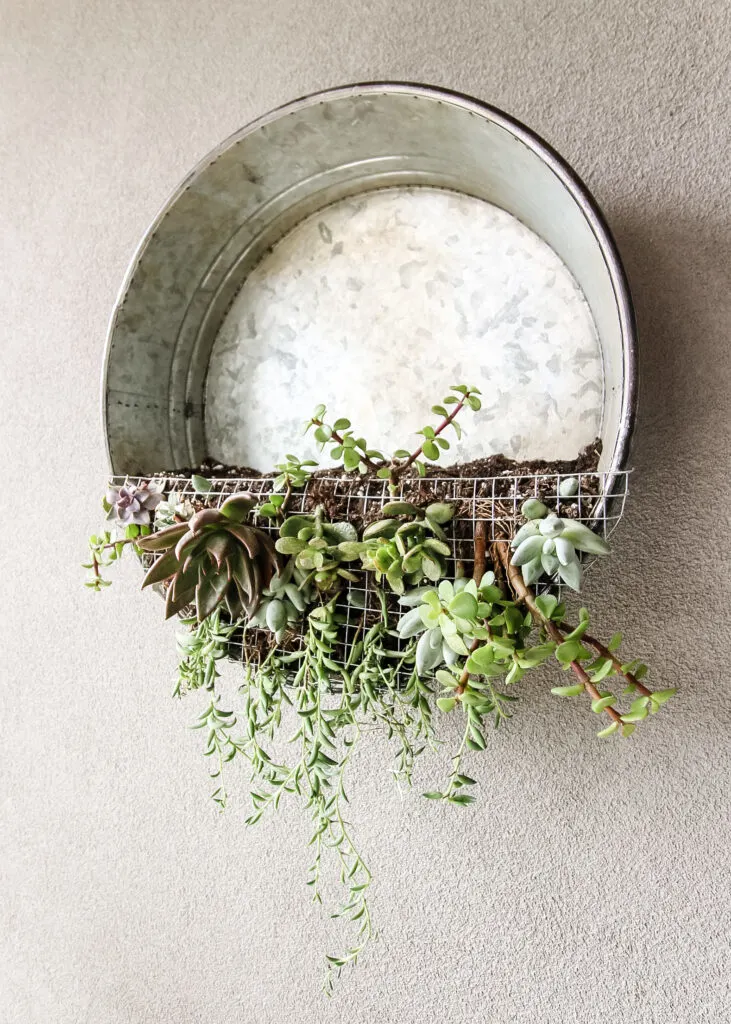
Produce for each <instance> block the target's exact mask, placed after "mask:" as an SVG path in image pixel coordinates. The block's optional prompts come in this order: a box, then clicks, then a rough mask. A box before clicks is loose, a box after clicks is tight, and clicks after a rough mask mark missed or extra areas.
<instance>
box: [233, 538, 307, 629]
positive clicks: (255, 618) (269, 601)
mask: <svg viewBox="0 0 731 1024" xmlns="http://www.w3.org/2000/svg"><path fill="white" fill-rule="evenodd" d="M314 600H315V588H314V587H313V586H312V585H311V584H310V582H309V579H308V574H307V573H306V572H304V570H302V569H300V568H298V566H297V565H296V564H295V560H294V558H290V559H288V561H287V564H286V565H285V567H284V569H282V571H281V572H277V573H275V574H274V576H272V578H271V581H270V583H269V586H268V587H266V588H265V589H264V590H263V591H262V596H261V603H260V605H259V607H258V608H257V610H256V612H255V613H254V615H252V616H251V618H250V619H249V625H251V626H258V627H259V628H260V629H268V630H269V631H270V632H271V633H274V636H275V637H276V639H277V640H278V641H279V640H281V639H282V638H283V637H284V635H285V633H286V632H287V627H288V626H291V625H292V623H294V622H297V621H298V620H299V619H300V618H301V617H302V614H303V612H304V611H305V609H306V608H307V607H308V605H310V604H312V602H313V601H314Z"/></svg>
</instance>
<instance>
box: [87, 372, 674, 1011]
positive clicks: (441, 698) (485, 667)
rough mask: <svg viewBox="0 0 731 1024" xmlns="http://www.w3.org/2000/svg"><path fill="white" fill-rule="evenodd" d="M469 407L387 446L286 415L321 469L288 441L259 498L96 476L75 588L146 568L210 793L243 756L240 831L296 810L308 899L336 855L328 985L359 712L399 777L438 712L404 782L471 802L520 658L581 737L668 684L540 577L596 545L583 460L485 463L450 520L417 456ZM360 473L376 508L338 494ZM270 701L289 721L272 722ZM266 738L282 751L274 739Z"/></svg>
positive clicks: (438, 413) (343, 961)
mask: <svg viewBox="0 0 731 1024" xmlns="http://www.w3.org/2000/svg"><path fill="white" fill-rule="evenodd" d="M480 402H481V399H480V394H479V391H478V389H477V388H474V387H468V386H466V385H456V386H454V387H453V388H451V389H450V391H449V393H448V394H447V395H446V396H445V397H444V399H443V400H442V402H441V403H439V404H437V405H435V406H434V407H433V408H432V414H433V417H434V421H433V423H432V424H427V425H426V426H425V427H423V429H422V430H421V431H420V434H419V438H418V443H417V444H416V446H415V448H414V449H413V450H409V449H400V450H397V451H396V452H394V453H393V455H392V456H386V455H384V454H383V453H382V452H380V451H378V450H376V449H374V448H372V447H371V446H370V445H369V444H368V442H367V441H366V440H365V439H364V438H363V437H360V436H359V435H358V434H357V432H356V431H355V430H354V429H353V427H352V425H351V423H350V421H349V420H348V419H346V418H336V419H334V420H331V419H330V418H329V417H328V416H327V411H326V409H325V408H324V407H323V406H318V408H317V409H316V410H315V412H314V414H313V416H312V419H311V420H310V421H309V422H308V423H307V425H306V429H307V430H312V431H313V432H314V436H315V438H316V440H317V441H318V442H319V444H320V445H321V447H322V448H323V449H326V450H327V452H328V454H329V455H330V457H331V458H332V459H334V460H335V461H336V462H337V463H338V466H339V468H338V469H337V470H336V471H332V470H330V471H324V472H318V471H317V467H316V465H315V464H314V463H313V462H310V461H301V460H300V459H299V458H298V457H297V456H296V455H292V454H288V455H286V456H285V458H284V459H283V461H282V462H281V463H280V464H279V465H278V466H277V471H276V473H275V474H272V475H271V476H269V477H266V478H261V480H260V481H259V483H260V484H261V485H262V486H261V487H260V493H259V495H258V496H255V495H254V494H252V493H247V492H242V491H241V490H238V491H237V490H236V484H235V483H233V484H231V483H229V484H228V485H226V481H225V480H222V481H220V483H221V486H219V487H216V486H215V485H214V484H213V483H212V482H211V481H210V480H209V479H207V478H205V477H202V476H200V475H196V474H192V475H191V476H190V478H189V479H187V480H182V481H181V478H180V477H177V478H175V480H174V481H173V482H172V483H171V481H170V480H169V479H167V476H164V475H160V476H154V477H152V478H150V479H144V480H143V479H135V480H130V479H127V480H125V481H123V482H119V484H118V485H116V486H113V487H111V488H110V489H109V491H108V493H107V495H106V498H105V500H104V508H105V510H106V513H107V518H108V521H109V525H108V528H107V529H105V530H104V531H103V532H102V533H101V534H100V535H97V536H93V537H92V538H91V542H90V558H89V561H88V562H87V567H88V569H89V570H90V573H91V577H90V579H89V581H88V583H87V586H88V587H90V589H92V590H95V591H99V590H101V589H103V588H105V587H106V586H108V585H109V581H108V580H107V579H105V578H104V575H103V573H104V570H105V569H106V568H107V567H108V566H109V565H111V564H112V563H113V562H115V561H116V560H118V559H119V558H120V557H121V556H122V555H123V553H124V552H125V551H126V550H130V549H131V550H132V551H133V552H135V553H136V554H137V555H138V556H139V557H140V558H142V559H143V560H144V561H145V564H146V567H147V573H146V576H145V579H144V583H143V586H146V587H147V586H155V587H158V588H160V589H161V590H162V592H163V593H164V596H165V608H166V615H167V616H168V617H169V616H173V615H180V616H181V617H182V619H183V622H184V625H185V632H184V633H183V634H182V635H181V636H180V639H179V653H180V663H179V670H178V680H177V685H176V688H175V693H176V695H177V696H182V695H183V694H188V693H190V692H192V691H203V692H204V695H205V700H204V707H203V708H202V710H201V711H200V714H199V715H198V718H197V721H196V722H195V725H194V728H196V729H199V730H200V731H201V733H202V737H203V747H204V753H205V755H206V756H207V757H208V758H209V759H210V763H211V776H212V778H213V779H214V786H215V789H214V793H213V799H214V800H215V801H216V803H217V804H218V805H219V806H220V807H221V809H223V808H224V807H225V806H226V802H227V790H226V769H227V765H228V764H229V762H231V761H234V760H243V761H245V762H247V763H248V765H249V766H250V770H251V780H252V781H251V793H250V797H251V813H250V814H249V817H248V819H247V823H248V824H249V825H254V824H256V822H258V821H259V820H260V819H261V818H262V816H263V815H265V814H266V813H268V812H269V811H271V810H276V809H277V808H278V807H279V805H280V803H281V801H282V800H283V799H286V798H287V797H289V796H295V797H298V798H299V799H300V800H301V802H302V803H303V805H304V807H305V809H306V810H307V812H308V814H309V816H310V818H311V823H312V835H311V840H310V847H311V851H312V860H311V866H310V873H309V878H308V880H307V883H308V885H309V886H310V888H311V891H312V896H313V899H314V900H315V901H316V902H322V900H323V896H324V893H323V892H322V887H321V868H322V866H323V862H324V858H325V857H326V856H329V857H334V858H335V860H336V862H337V865H338V868H339V872H340V881H341V883H342V886H343V892H344V898H343V899H342V901H341V904H340V906H339V907H338V909H337V910H336V911H335V913H334V916H336V917H341V918H344V919H345V920H346V921H347V922H349V923H350V925H351V927H352V929H353V939H352V941H350V942H349V943H347V944H346V946H345V948H344V949H343V951H342V952H337V953H333V954H330V955H328V956H327V961H326V963H327V971H326V979H325V984H324V987H325V991H326V992H327V993H328V994H329V993H331V992H332V989H333V984H334V981H335V979H336V977H337V976H338V975H339V974H340V972H341V971H342V969H343V968H344V967H346V966H349V965H354V964H356V963H357V961H358V960H359V958H360V956H361V954H362V952H363V949H364V948H365V946H366V945H367V943H368V942H369V940H370V939H371V938H372V937H373V936H374V934H375V932H374V924H373V922H372V919H371V911H370V904H369V899H368V892H369V886H370V884H371V873H370V870H369V868H368V866H367V863H366V861H365V859H364V858H363V856H362V854H361V852H360V849H359V847H358V845H357V837H356V831H355V829H354V826H353V823H352V815H351V808H350V805H349V803H348V790H347V772H348V768H349V764H350V760H351V757H352V755H353V751H354V750H355V748H356V746H357V744H358V743H359V742H360V741H362V740H365V739H366V738H367V736H368V735H369V733H371V734H372V729H373V727H374V726H376V727H379V728H380V729H382V730H383V732H384V733H385V735H386V736H387V737H388V739H389V740H391V741H392V743H393V747H394V773H395V775H396V776H397V777H398V778H400V779H403V780H405V781H406V782H407V783H410V781H411V777H412V772H413V767H414V762H415V760H416V758H417V757H418V756H419V755H421V754H422V753H424V752H425V751H426V750H428V749H436V748H437V746H438V744H439V742H440V740H439V723H440V719H441V718H442V717H443V716H445V715H451V716H459V718H460V721H461V739H460V741H459V743H458V744H457V746H456V748H455V749H454V751H453V754H452V760H451V771H450V773H449V776H448V778H446V779H445V782H444V784H443V786H442V787H441V788H440V789H438V790H433V791H430V792H427V793H425V794H424V796H425V797H426V798H427V799H428V800H429V801H438V802H442V803H448V804H450V805H453V806H454V807H455V809H460V808H466V807H469V805H470V804H472V803H473V802H474V801H475V799H476V796H475V787H476V780H475V778H474V777H473V776H472V775H470V774H468V769H469V766H468V764H467V760H468V759H469V758H471V757H472V756H473V755H478V754H480V753H481V752H482V751H484V750H485V749H486V747H487V746H488V742H489V732H490V730H491V729H493V728H499V727H502V726H503V725H504V724H505V723H507V721H508V719H509V718H510V717H511V716H512V714H513V710H514V706H515V702H516V700H517V698H518V694H522V695H523V696H528V695H529V693H530V688H529V686H530V684H529V683H528V682H527V681H526V676H529V675H530V673H531V672H532V671H533V670H534V669H537V668H538V667H539V666H542V665H546V664H548V663H552V664H554V665H555V667H556V669H557V670H558V671H559V672H563V673H565V676H566V678H565V679H564V680H560V679H559V680H557V683H556V685H555V686H554V687H553V689H552V691H551V692H552V693H553V694H554V695H555V696H556V698H557V699H558V700H559V701H560V700H561V699H565V698H568V699H571V698H574V699H577V700H582V701H584V702H585V703H586V706H587V709H588V710H589V711H590V713H593V714H594V715H595V716H596V720H597V722H599V723H600V728H599V730H598V735H599V736H600V737H602V738H606V737H610V736H619V737H629V736H630V735H631V734H632V733H633V732H634V730H635V729H636V727H637V725H638V724H640V723H641V722H643V721H644V720H645V719H647V718H648V717H650V716H651V715H653V714H654V713H656V712H657V711H658V710H660V708H661V707H662V706H663V705H664V704H665V702H666V701H667V700H668V699H669V698H670V697H671V696H672V695H673V693H674V692H675V691H674V690H672V689H657V690H651V689H650V688H649V687H648V686H647V685H646V683H645V681H644V680H645V676H646V672H647V668H646V666H645V665H644V664H643V663H642V662H641V661H639V660H637V659H632V658H629V657H626V656H621V655H620V654H619V650H620V645H621V641H622V637H621V635H620V634H619V633H615V634H614V635H613V636H611V637H609V638H607V639H606V640H605V639H602V638H600V637H599V636H598V635H596V633H595V631H594V630H593V628H592V627H591V624H590V616H589V613H588V611H587V610H586V609H585V608H580V609H579V610H578V612H577V613H575V614H574V613H570V612H569V611H568V610H567V607H566V605H565V604H564V602H563V601H562V600H561V595H560V592H559V591H557V586H558V585H559V584H562V585H564V586H566V587H568V588H570V589H571V590H574V591H579V589H580V587H581V579H582V561H581V559H582V556H584V555H590V556H596V557H602V556H606V555H607V554H608V553H609V548H608V546H607V543H606V540H605V539H604V538H603V537H602V536H601V535H600V534H599V533H598V532H596V531H595V530H594V529H592V528H591V526H590V525H587V522H586V521H582V519H583V518H586V519H588V522H589V523H593V524H594V525H597V522H601V520H596V518H594V517H593V514H592V513H593V511H594V510H596V508H597V507H598V506H599V505H600V504H601V502H602V501H603V500H604V496H603V495H602V494H601V493H600V491H599V487H598V479H599V475H598V474H596V473H593V472H592V468H593V469H595V468H596V466H595V464H594V465H593V467H591V466H590V468H588V469H587V463H586V462H585V461H584V462H583V463H582V462H581V460H577V461H576V462H575V463H572V464H560V466H558V468H557V464H553V465H552V466H551V468H550V470H549V469H546V464H541V465H542V466H543V470H544V471H543V472H542V473H537V474H534V475H532V476H530V477H529V478H527V479H530V481H531V488H532V491H531V493H530V494H529V495H527V496H525V495H521V494H520V493H519V488H518V477H517V475H516V473H517V470H516V468H515V466H511V464H510V463H509V462H508V460H505V459H502V457H501V456H498V457H493V462H494V460H497V462H496V464H497V465H498V466H501V467H505V466H506V465H507V466H508V469H507V470H506V469H504V468H503V471H502V476H498V477H492V478H491V481H490V483H491V490H490V492H489V494H490V496H489V499H488V498H485V500H484V501H479V500H477V501H474V502H472V504H471V507H472V515H471V516H464V515H462V514H461V513H462V512H463V510H464V505H465V502H464V501H463V500H462V498H461V497H460V495H461V494H462V493H463V492H461V491H460V485H459V475H458V474H455V473H454V469H455V467H452V471H451V479H452V482H453V486H452V490H451V492H450V493H451V495H452V497H451V498H449V500H448V499H447V497H446V494H445V489H444V488H445V480H446V481H447V482H449V480H450V476H449V473H450V471H449V470H443V471H442V475H441V476H437V475H435V470H434V464H435V463H437V462H438V461H439V460H440V458H441V457H443V454H444V453H445V452H446V451H447V450H449V448H450V446H451V444H452V443H453V441H454V440H455V439H456V440H459V438H460V437H461V432H462V427H461V421H462V420H463V419H464V416H465V414H466V413H468V412H469V411H470V410H477V409H479V408H480ZM501 460H502V461H501ZM488 461H489V460H488ZM462 468H465V469H466V470H467V471H468V474H469V472H470V470H471V471H472V475H469V476H467V475H466V477H465V478H466V479H469V486H468V488H467V490H466V492H464V493H467V494H473V493H475V492H473V490H472V489H471V488H473V487H474V469H475V467H474V464H473V465H472V466H467V467H462ZM483 469H484V467H483ZM444 474H446V477H445V475H444ZM333 481H334V483H333ZM348 481H350V483H348ZM369 488H371V489H372V493H375V494H376V495H377V496H378V500H376V501H375V502H374V501H371V502H368V501H366V499H365V497H363V498H362V499H361V498H359V497H358V496H359V495H366V494H367V493H368V491H369ZM338 493H339V494H340V495H341V497H340V498H339V499H338V498H337V495H338ZM343 494H344V495H345V497H344V498H343ZM582 494H583V499H582V497H581V496H582ZM582 500H583V503H584V504H583V508H584V510H585V511H584V513H583V514H582V512H581V510H582V504H581V502H582ZM342 510H345V513H344V514H340V513H341V512H342ZM234 648H235V649H236V650H238V651H239V652H240V655H241V659H242V662H243V667H242V679H241V686H240V701H239V703H238V704H237V706H236V707H229V706H228V705H224V704H223V703H222V702H221V699H220V697H219V695H218V693H217V690H216V684H217V680H218V670H217V663H218V662H219V661H220V659H221V658H223V657H225V656H226V655H227V654H230V653H231V651H232V649H234ZM289 708H291V709H293V710H294V712H295V713H296V716H297V727H296V730H295V733H294V735H292V736H289V735H287V736H286V737H280V728H281V727H282V721H283V712H284V711H285V709H289ZM280 738H284V739H286V740H287V743H286V744H285V746H286V748H287V749H288V750H289V751H290V756H289V757H288V758H287V759H280V758H279V757H275V756H274V754H273V751H274V749H275V748H276V749H277V750H279V749H281V748H282V744H281V743H279V742H277V741H278V740H279V739H280ZM472 770H474V769H472Z"/></svg>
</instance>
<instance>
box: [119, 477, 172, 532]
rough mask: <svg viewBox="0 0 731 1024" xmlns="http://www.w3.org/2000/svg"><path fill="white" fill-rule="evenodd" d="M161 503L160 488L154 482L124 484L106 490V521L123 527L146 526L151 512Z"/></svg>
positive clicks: (150, 517)
mask: <svg viewBox="0 0 731 1024" xmlns="http://www.w3.org/2000/svg"><path fill="white" fill-rule="evenodd" d="M161 501H162V487H160V485H159V484H156V483H155V482H154V481H150V483H147V484H141V485H140V486H139V487H136V486H135V485H134V484H124V485H123V486H122V487H110V488H109V489H108V490H107V495H106V505H107V506H108V508H107V519H113V520H116V522H118V523H121V524H122V525H123V526H132V525H135V526H147V525H148V524H149V523H150V522H151V521H152V514H151V513H152V512H154V511H155V509H156V508H157V506H158V505H159V504H160V502H161Z"/></svg>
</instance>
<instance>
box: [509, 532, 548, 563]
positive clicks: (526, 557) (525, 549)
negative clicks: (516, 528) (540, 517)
mask: <svg viewBox="0 0 731 1024" xmlns="http://www.w3.org/2000/svg"><path fill="white" fill-rule="evenodd" d="M542 549H543V537H539V536H535V537H527V538H526V539H525V540H523V541H521V543H520V544H519V545H518V547H517V548H516V549H515V553H514V554H513V557H512V559H511V561H512V564H513V565H526V564H527V563H528V562H531V561H533V559H535V558H538V557H539V556H540V554H541V551H542Z"/></svg>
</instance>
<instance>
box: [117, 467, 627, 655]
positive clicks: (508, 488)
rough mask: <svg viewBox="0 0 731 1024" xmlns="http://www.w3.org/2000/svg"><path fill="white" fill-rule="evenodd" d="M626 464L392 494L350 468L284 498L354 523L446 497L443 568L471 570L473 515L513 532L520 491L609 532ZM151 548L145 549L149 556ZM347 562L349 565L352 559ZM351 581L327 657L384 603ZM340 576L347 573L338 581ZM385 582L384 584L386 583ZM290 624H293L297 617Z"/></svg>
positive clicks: (623, 495) (217, 492)
mask: <svg viewBox="0 0 731 1024" xmlns="http://www.w3.org/2000/svg"><path fill="white" fill-rule="evenodd" d="M630 472H631V471H630V470H622V471H615V472H613V473H611V474H610V473H599V472H586V473H580V474H577V473H533V474H514V473H511V472H505V473H503V474H502V475H500V476H492V477H452V476H428V477H425V478H422V479H418V480H407V481H404V482H403V483H402V485H401V487H400V488H399V492H398V493H397V494H395V495H394V494H391V493H390V491H389V485H388V481H387V480H379V479H374V478H372V477H366V478H357V477H356V478H355V479H354V478H353V476H352V475H338V474H335V473H334V474H332V475H320V474H318V476H317V477H314V478H312V479H311V480H310V481H309V482H308V483H307V484H306V485H305V486H304V487H303V488H301V489H299V490H297V491H294V492H293V493H292V495H291V497H290V500H289V503H288V509H287V511H288V514H302V513H307V512H311V511H313V510H314V508H315V507H316V506H317V504H318V503H319V501H320V499H321V498H322V497H323V495H327V499H328V505H329V508H330V509H337V512H336V513H332V512H331V516H330V517H331V518H332V519H340V520H347V521H349V522H351V523H353V524H354V525H355V526H356V528H358V529H359V530H360V529H361V528H362V527H363V526H364V525H366V524H367V523H369V522H373V521H374V520H376V519H378V518H379V516H380V513H381V510H382V509H383V507H384V505H386V504H387V503H388V502H389V501H393V500H407V501H413V502H415V503H418V504H424V503H427V502H429V501H434V500H437V499H438V500H440V501H446V502H451V503H453V504H454V506H455V514H454V517H453V519H452V520H451V522H450V523H448V524H447V525H446V527H445V530H446V532H447V535H448V541H449V544H450V547H451V548H452V555H451V557H450V558H449V559H447V562H448V576H449V577H451V578H454V577H455V576H458V575H471V574H472V568H473V560H474V537H475V528H476V524H477V522H478V521H482V522H484V523H485V530H486V540H487V543H488V545H489V544H490V542H491V541H494V540H497V539H500V538H505V537H509V536H511V535H512V534H513V533H514V532H515V530H516V529H517V527H518V526H519V525H520V523H521V522H522V521H523V520H522V517H521V514H520V506H521V504H522V503H523V502H524V501H525V499H526V498H529V497H536V498H540V500H541V501H543V502H544V504H546V505H547V506H548V508H549V510H551V511H555V512H556V513H557V514H558V515H560V516H562V517H564V518H570V519H576V520H578V521H581V522H584V523H586V524H587V525H588V526H591V527H592V529H594V530H595V531H596V532H597V533H598V534H600V535H601V536H603V537H604V538H605V539H607V538H608V537H609V536H610V535H611V533H612V532H613V531H614V529H615V527H616V526H617V523H618V522H619V520H620V519H621V517H622V515H623V513H624V508H625V503H626V500H627V495H628V487H629V475H630ZM567 478H575V479H576V480H577V481H578V490H577V492H576V494H574V495H572V496H571V497H563V496H562V495H561V484H562V482H563V481H564V480H566V479H567ZM150 479H151V478H150V477H131V476H126V477H120V476H115V477H111V479H110V484H111V485H112V486H120V485H122V484H124V483H130V484H135V485H137V486H139V485H140V484H142V483H146V482H148V481H149V480H150ZM153 479H155V481H156V482H157V483H158V484H160V485H161V486H162V487H163V490H164V493H165V497H166V498H167V497H168V496H169V495H170V494H171V493H174V494H175V495H176V501H177V502H183V501H186V500H188V501H191V502H192V503H193V504H195V505H206V506H209V507H220V505H221V504H222V503H223V502H224V501H225V500H226V499H227V498H229V497H231V495H233V494H237V493H240V492H243V491H247V492H250V493H251V494H252V495H253V496H254V497H255V498H257V499H258V500H261V501H262V502H263V501H264V500H265V499H266V498H267V497H268V496H269V495H270V494H272V493H273V491H274V478H273V477H236V478H214V479H213V480H211V488H210V490H208V491H206V492H205V493H201V492H199V491H197V490H196V488H195V486H194V484H193V483H192V481H191V479H190V478H189V477H183V476H171V475H166V476H164V477H163V476H156V477H154V478H153ZM256 522H257V525H258V526H259V527H260V528H261V529H263V530H265V531H266V532H267V533H269V534H270V535H272V537H273V538H274V537H276V536H277V535H278V524H277V522H276V520H272V519H268V518H265V517H262V516H259V517H257V519H256ZM152 560H153V558H152V556H149V555H147V556H145V561H146V563H147V564H151V562H152ZM350 567H351V568H352V567H353V566H352V565H350ZM357 575H358V580H357V582H347V583H346V585H345V586H344V588H343V590H342V592H341V593H340V595H339V596H338V599H337V603H336V614H337V615H338V617H339V622H340V629H339V636H340V638H341V642H340V643H339V646H338V649H337V652H336V654H335V656H334V658H333V660H334V661H335V662H336V663H338V664H340V665H342V666H346V665H347V664H348V660H349V657H350V653H351V651H352V648H353V646H354V645H355V643H356V642H357V641H358V639H359V638H362V635H363V633H364V631H365V630H367V629H368V628H369V627H370V626H371V625H373V623H374V622H376V621H377V620H379V619H380V618H381V617H382V604H381V600H380V599H379V595H378V593H377V587H376V584H375V581H374V578H373V575H372V574H371V573H367V572H360V573H358V574H357ZM344 582H345V581H344ZM386 589H388V588H386ZM536 589H537V591H538V592H540V591H541V590H547V589H551V590H552V591H553V592H554V593H559V592H560V589H561V588H560V586H559V585H558V584H557V583H556V582H555V581H549V580H544V582H543V583H540V584H538V585H537V587H536ZM387 604H388V608H389V614H390V624H391V625H392V626H393V625H395V621H396V618H397V616H398V614H399V607H398V603H397V598H396V595H394V594H391V593H389V594H388V595H387ZM295 625H296V624H295ZM388 641H389V644H390V646H391V647H392V650H393V651H394V653H397V652H400V651H402V650H403V649H404V644H403V642H402V641H400V640H399V638H398V636H397V635H396V634H395V632H394V633H393V635H391V633H389V636H388ZM302 642H303V634H302V631H301V629H297V628H293V629H292V631H291V632H290V633H289V634H288V635H287V637H286V638H285V640H284V642H283V645H282V646H284V647H286V648H287V649H289V650H296V649H297V648H298V647H299V646H301V644H302ZM273 645H274V637H273V635H272V634H271V633H269V632H268V631H266V630H262V629H252V628H248V629H246V630H243V629H242V630H238V631H236V632H235V633H234V634H233V636H232V637H231V639H230V641H229V649H228V654H229V657H231V658H233V659H234V660H236V661H244V660H246V661H249V662H250V663H253V664H256V662H257V661H258V660H260V659H261V658H262V657H263V656H264V655H265V653H266V652H267V650H269V649H271V647H272V646H273Z"/></svg>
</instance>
